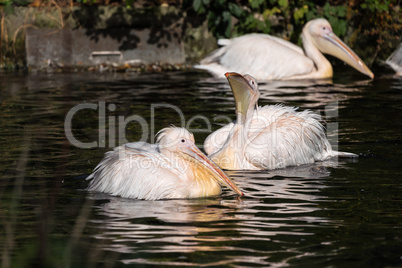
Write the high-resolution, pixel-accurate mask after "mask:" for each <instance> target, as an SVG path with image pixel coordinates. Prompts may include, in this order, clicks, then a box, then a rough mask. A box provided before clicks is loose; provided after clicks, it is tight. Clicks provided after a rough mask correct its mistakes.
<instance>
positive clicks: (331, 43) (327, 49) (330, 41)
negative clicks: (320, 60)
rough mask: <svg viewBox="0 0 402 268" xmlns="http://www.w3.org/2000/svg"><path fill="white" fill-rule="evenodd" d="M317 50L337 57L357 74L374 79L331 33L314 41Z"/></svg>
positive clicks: (352, 53) (346, 47)
mask: <svg viewBox="0 0 402 268" xmlns="http://www.w3.org/2000/svg"><path fill="white" fill-rule="evenodd" d="M315 41H316V44H317V47H318V49H319V50H320V51H321V52H322V53H325V54H329V55H332V56H334V57H337V58H339V59H341V60H343V61H344V62H346V63H347V64H349V65H350V66H352V67H353V68H355V69H356V70H358V71H359V72H361V73H363V74H365V75H367V76H369V77H370V78H372V79H373V78H374V74H373V73H372V72H371V71H370V69H369V68H368V67H367V65H366V64H364V62H363V61H362V60H361V59H360V58H359V56H357V55H356V53H355V52H353V50H352V49H351V48H350V47H348V46H347V45H346V44H345V43H344V42H342V40H341V39H339V37H338V36H336V35H335V34H334V33H333V32H331V33H328V34H326V35H324V38H323V39H322V38H318V39H316V40H315Z"/></svg>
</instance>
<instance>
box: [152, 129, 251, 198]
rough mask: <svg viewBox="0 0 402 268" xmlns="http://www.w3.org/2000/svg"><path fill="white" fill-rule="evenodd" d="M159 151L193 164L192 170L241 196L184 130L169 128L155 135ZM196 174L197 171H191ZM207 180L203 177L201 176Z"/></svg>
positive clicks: (236, 188)
mask: <svg viewBox="0 0 402 268" xmlns="http://www.w3.org/2000/svg"><path fill="white" fill-rule="evenodd" d="M157 142H158V143H159V150H160V152H161V153H162V154H164V155H170V156H172V155H174V156H175V157H178V158H181V159H183V160H186V161H189V162H191V163H194V164H195V165H194V166H192V167H193V169H199V170H201V171H202V172H204V171H206V172H207V173H208V174H209V175H210V177H212V178H213V179H214V180H215V181H217V182H218V183H219V184H223V185H225V186H227V187H228V188H229V189H231V190H233V191H235V192H236V193H237V194H238V195H240V196H243V195H244V194H243V192H242V191H241V190H240V189H239V188H238V187H237V186H236V184H235V183H234V182H233V181H232V180H231V179H230V178H229V177H228V176H227V175H226V174H225V173H224V172H223V171H222V170H221V169H220V168H219V167H218V166H217V165H216V164H215V163H214V162H212V161H211V160H210V159H209V158H208V157H207V156H206V155H205V154H203V153H202V152H201V151H200V150H199V149H198V148H197V146H196V145H195V142H194V136H193V134H192V133H190V132H189V131H187V130H186V129H184V128H178V127H169V128H164V129H162V130H160V131H159V132H158V134H157ZM193 172H197V170H193ZM201 177H202V178H203V179H207V177H205V176H201Z"/></svg>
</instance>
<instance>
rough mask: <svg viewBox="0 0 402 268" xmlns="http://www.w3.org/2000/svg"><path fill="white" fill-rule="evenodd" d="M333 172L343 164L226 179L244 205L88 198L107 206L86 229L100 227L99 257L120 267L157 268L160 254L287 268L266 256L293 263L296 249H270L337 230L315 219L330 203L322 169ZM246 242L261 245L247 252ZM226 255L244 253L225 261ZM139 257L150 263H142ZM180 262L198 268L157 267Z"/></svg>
mask: <svg viewBox="0 0 402 268" xmlns="http://www.w3.org/2000/svg"><path fill="white" fill-rule="evenodd" d="M338 165H342V163H340V164H339V163H337V162H335V161H332V162H331V161H328V162H323V163H316V164H314V165H306V166H300V167H293V168H287V169H282V170H275V171H265V172H240V171H236V172H235V171H233V172H228V173H229V175H230V176H231V177H232V178H234V179H235V180H236V182H237V184H238V185H239V186H240V187H242V189H244V191H245V192H246V196H245V197H244V198H236V196H234V195H232V194H231V193H230V192H229V191H226V192H225V193H224V195H223V196H222V197H217V198H209V199H192V200H164V201H144V200H131V199H124V198H119V197H111V196H108V195H105V194H94V193H91V194H90V198H91V199H98V200H102V202H105V200H107V201H106V202H105V203H103V204H101V205H99V206H98V207H97V208H96V211H97V214H98V216H97V217H96V218H99V216H102V219H101V220H91V225H96V226H97V228H98V233H97V234H96V235H95V237H96V239H98V240H102V241H107V242H104V243H101V244H103V250H108V251H112V252H117V253H120V254H123V255H124V256H122V258H121V261H122V262H123V263H126V264H127V263H147V264H161V262H160V261H153V259H154V257H151V256H154V255H158V254H168V253H174V254H175V255H177V254H179V255H180V254H190V253H195V252H221V254H222V258H221V260H220V261H217V262H214V261H213V260H211V261H209V260H205V263H206V264H208V265H222V264H227V263H243V262H245V263H248V264H251V263H256V264H257V263H258V264H259V265H275V266H282V265H284V266H286V265H287V264H286V260H283V259H281V260H279V261H270V260H269V259H270V256H271V255H273V254H284V252H283V251H286V252H287V253H286V254H288V255H293V257H292V258H291V259H293V258H295V259H296V258H298V257H302V255H303V254H305V253H304V252H303V250H302V249H301V248H300V246H299V245H297V244H296V245H292V246H290V245H287V246H286V250H278V249H276V250H270V249H269V248H270V246H269V245H270V244H272V243H274V244H275V243H284V244H287V243H288V242H286V240H289V242H290V241H292V240H293V238H292V237H306V236H313V235H315V234H316V231H315V228H317V227H318V226H321V228H322V227H324V226H328V227H331V226H338V227H339V226H340V225H342V222H341V221H336V220H331V219H328V218H327V217H325V216H321V215H320V214H321V213H320V211H321V210H323V209H325V207H323V206H322V202H328V200H327V199H328V197H326V196H325V195H323V194H322V192H321V190H322V189H323V188H326V187H328V186H326V185H325V178H326V177H328V176H329V174H330V171H329V170H328V169H327V168H328V167H332V168H333V167H336V166H338ZM323 180H324V181H323ZM229 233H230V235H228V234H229ZM285 237H287V238H285ZM278 239H279V240H281V241H278ZM247 241H250V242H251V243H256V244H260V243H262V244H263V245H265V246H263V248H260V247H257V248H255V247H251V248H245V245H244V243H246V244H247V243H249V242H247ZM222 243H223V244H222ZM230 252H244V253H246V254H245V255H242V254H239V255H237V256H231V254H230ZM244 253H243V254H244ZM143 254H148V255H149V254H150V256H149V257H148V258H146V259H144V258H142V257H141V256H142V255H143ZM261 254H264V257H261V256H259V255H261ZM173 259H174V258H173ZM222 259H223V260H222ZM180 263H182V264H183V263H185V264H186V265H199V263H197V262H195V263H192V261H191V259H187V258H183V259H178V260H177V262H174V261H173V262H172V261H166V262H163V264H164V265H179V264H180Z"/></svg>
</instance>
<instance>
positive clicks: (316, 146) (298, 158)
mask: <svg viewBox="0 0 402 268" xmlns="http://www.w3.org/2000/svg"><path fill="white" fill-rule="evenodd" d="M225 75H226V77H227V79H228V80H229V84H230V87H231V89H232V91H233V95H234V97H235V101H236V113H237V119H236V121H235V122H232V123H230V124H228V125H226V126H224V127H222V128H221V129H218V130H217V131H215V132H214V133H212V134H211V135H209V136H208V137H207V139H206V140H205V142H204V150H205V152H206V153H207V154H208V155H209V157H210V158H211V159H212V160H213V161H214V162H215V163H216V164H217V165H218V166H220V167H221V168H223V169H231V170H262V169H278V168H284V167H288V166H299V165H303V164H309V163H314V162H315V161H323V160H326V159H329V158H331V157H335V156H343V157H355V156H356V155H355V154H352V153H345V152H337V151H334V150H332V147H331V144H330V143H329V141H328V140H327V138H326V136H325V131H324V127H323V125H322V124H321V123H320V122H319V120H320V116H319V115H318V114H315V113H313V112H311V111H308V110H306V111H303V112H297V111H296V110H297V109H296V108H293V107H284V106H282V105H267V106H264V107H258V106H256V105H257V101H258V98H259V91H258V85H257V82H256V81H255V79H254V78H253V77H251V76H249V75H244V76H242V75H240V74H237V73H226V74H225ZM255 108H256V109H255Z"/></svg>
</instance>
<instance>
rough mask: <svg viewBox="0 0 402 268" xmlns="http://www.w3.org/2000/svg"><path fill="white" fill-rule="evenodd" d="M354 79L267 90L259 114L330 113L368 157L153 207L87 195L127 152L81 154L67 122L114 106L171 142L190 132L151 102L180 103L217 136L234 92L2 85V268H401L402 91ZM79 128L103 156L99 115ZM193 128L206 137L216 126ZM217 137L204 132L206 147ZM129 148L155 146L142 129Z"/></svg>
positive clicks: (201, 85)
mask: <svg viewBox="0 0 402 268" xmlns="http://www.w3.org/2000/svg"><path fill="white" fill-rule="evenodd" d="M352 81H353V79H350V80H348V79H346V80H341V79H339V78H338V80H335V81H334V83H329V84H328V83H324V84H316V83H314V84H302V83H298V82H292V83H290V84H289V83H279V82H275V83H261V91H262V92H261V94H262V98H261V100H260V105H267V104H274V103H278V102H279V103H283V104H284V105H289V106H296V107H300V110H304V109H311V110H313V111H315V112H317V113H320V114H321V115H322V116H323V118H324V120H325V122H326V125H327V129H328V133H329V137H330V139H332V141H334V142H335V141H337V144H338V147H339V149H340V150H341V151H348V152H354V153H358V154H359V155H360V158H359V159H357V160H354V161H352V160H349V159H346V160H339V161H337V160H336V159H333V160H331V161H325V162H319V163H315V164H312V165H304V166H300V167H290V168H286V169H281V170H273V171H263V172H243V171H242V172H228V174H229V176H230V177H231V178H233V179H234V180H235V181H236V183H237V184H238V185H239V186H240V187H241V188H242V189H243V190H244V192H245V193H246V196H245V197H244V198H241V199H239V198H237V197H236V196H235V195H233V194H232V193H231V192H230V191H229V190H227V189H224V190H223V194H222V195H220V196H217V197H212V198H207V199H194V200H165V201H143V200H129V199H123V198H118V197H112V196H108V195H104V194H95V193H88V192H87V191H85V188H86V185H87V182H86V181H85V178H86V176H87V174H89V173H91V171H92V170H93V168H94V167H95V166H96V164H97V163H98V162H99V161H100V160H101V158H102V157H103V154H104V152H106V151H108V150H110V148H109V147H113V146H111V145H112V144H113V143H115V145H117V144H118V143H119V142H120V141H121V140H119V139H118V137H116V139H115V140H112V141H110V140H109V136H106V143H105V144H104V147H95V148H91V149H82V148H77V147H75V146H73V145H72V144H71V143H70V142H69V141H68V140H67V138H66V135H65V130H64V123H65V117H66V114H67V113H68V112H69V111H70V110H71V109H72V108H73V107H74V106H76V105H78V104H82V103H93V104H97V105H100V103H101V102H105V107H106V108H107V110H106V112H107V113H106V117H107V120H109V119H110V117H113V118H115V119H116V123H117V122H118V118H119V116H123V117H125V118H127V117H129V116H132V115H138V116H141V117H142V118H144V120H145V121H146V122H151V119H152V118H153V119H154V124H155V126H156V130H159V129H160V128H163V127H166V126H168V125H170V124H175V125H178V126H180V125H181V118H180V116H178V113H177V111H176V110H174V109H171V108H170V109H169V108H160V109H155V110H154V116H152V111H151V105H152V104H157V103H159V104H171V105H174V106H175V107H178V108H180V110H181V111H182V112H183V115H184V121H185V123H188V122H189V121H190V119H191V118H192V117H194V116H196V115H203V116H204V117H205V118H207V119H208V120H209V121H211V131H214V130H216V129H217V128H219V127H220V126H221V125H223V124H225V123H226V122H224V121H223V120H218V119H216V118H217V116H226V117H227V118H230V119H234V114H235V113H234V110H235V108H234V100H233V96H232V93H231V91H230V89H229V86H228V85H227V82H226V81H224V80H217V79H213V78H210V77H209V76H208V75H206V74H205V73H201V72H176V73H161V74H101V75H99V74H54V75H35V76H7V77H4V76H3V77H1V80H0V99H1V106H0V114H1V116H0V151H1V155H2V161H1V162H0V172H1V174H2V176H1V179H0V211H1V213H0V226H1V229H0V230H4V231H2V232H0V254H1V259H2V260H1V261H2V267H7V266H15V267H26V266H32V265H41V266H52V267H53V266H72V265H78V266H85V267H87V266H99V265H102V266H120V265H124V264H137V265H146V264H148V265H164V266H182V265H190V266H211V265H212V266H218V265H228V266H232V265H237V266H263V267H268V266H274V267H282V266H297V267H300V266H304V267H328V266H332V267H341V266H345V265H346V266H352V265H353V266H357V267H392V266H400V265H402V263H401V256H402V255H401V251H400V245H401V244H402V243H401V242H402V240H401V237H402V232H401V227H402V225H401V222H402V217H401V215H402V214H401V211H402V206H401V205H402V202H401V201H402V200H401V195H400V189H401V179H400V178H401V177H402V176H401V170H400V160H401V157H402V154H401V148H400V144H401V137H400V129H401V127H402V122H401V120H400V118H399V117H398V116H397V115H398V114H399V113H400V109H401V104H400V100H401V98H402V95H401V92H402V91H401V89H402V81H401V80H400V79H396V78H377V79H376V80H374V81H371V82H366V81H361V82H352ZM110 104H113V105H115V109H108V107H109V105H110ZM72 123H73V129H72V133H73V134H74V136H75V138H77V139H79V140H80V141H83V142H93V141H96V142H98V143H99V144H101V142H100V141H99V135H98V134H99V131H98V128H99V111H98V110H90V109H88V110H82V111H80V112H79V113H77V114H76V116H74V118H73V120H72ZM189 126H190V128H192V129H194V130H197V129H205V121H202V120H194V121H192V123H191V124H190V125H189ZM333 126H336V128H332V129H331V127H333ZM109 127H110V125H109V121H107V123H106V133H109V132H108V131H109ZM149 127H150V123H149ZM208 134H209V133H208V132H196V131H195V139H196V141H198V143H197V144H198V145H199V146H200V147H201V145H202V142H203V140H204V139H205V138H206V136H207V135H208ZM125 137H126V138H127V139H128V140H129V141H136V140H139V139H140V138H141V137H142V130H141V129H140V128H139V126H138V124H137V123H136V122H133V123H130V124H127V125H126V129H125ZM146 138H147V140H151V131H149V133H148V135H147V137H146Z"/></svg>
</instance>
